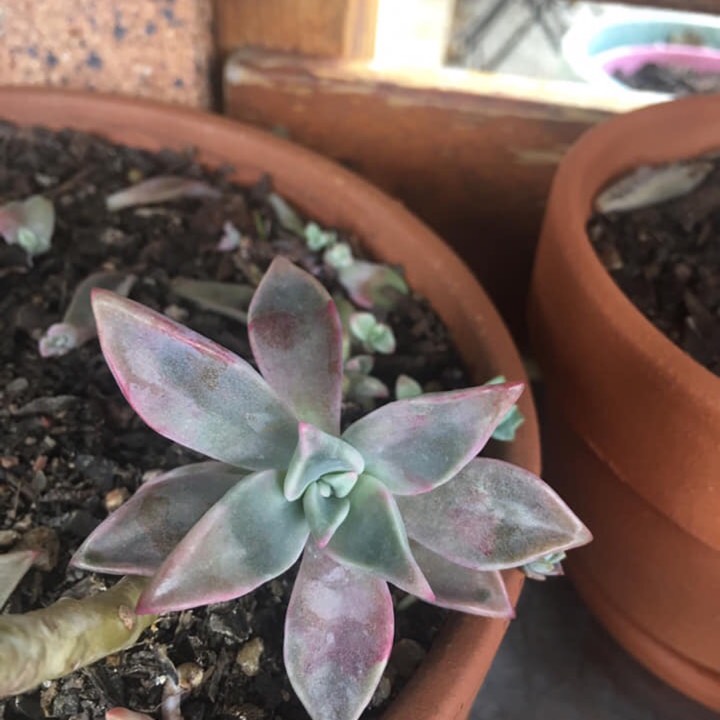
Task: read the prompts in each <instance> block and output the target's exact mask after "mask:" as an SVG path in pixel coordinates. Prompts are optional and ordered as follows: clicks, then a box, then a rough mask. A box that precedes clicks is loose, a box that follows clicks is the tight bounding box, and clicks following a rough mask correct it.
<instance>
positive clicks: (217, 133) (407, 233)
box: [0, 89, 540, 720]
mask: <svg viewBox="0 0 720 720" xmlns="http://www.w3.org/2000/svg"><path fill="white" fill-rule="evenodd" d="M0 108H2V109H1V110H0V115H1V116H2V117H4V118H5V119H8V120H12V121H15V122H17V123H21V124H26V125H30V124H40V125H45V126H48V127H51V128H62V127H72V128H75V129H77V130H84V131H89V132H97V133H100V134H102V135H104V136H105V137H108V138H110V139H111V140H114V141H117V142H120V143H125V144H128V145H135V146H139V147H143V148H147V149H150V150H157V149H160V148H163V147H170V148H176V149H177V148H187V147H190V146H193V147H195V148H197V150H198V156H199V159H200V160H201V161H202V162H204V163H206V164H208V165H218V164H221V163H222V164H231V165H232V166H234V168H235V170H236V172H235V175H234V177H235V179H236V180H238V181H239V182H241V183H253V182H255V181H257V180H258V179H259V178H260V177H261V175H262V174H264V173H269V174H270V175H271V176H272V178H273V182H274V185H275V187H276V189H277V191H278V192H279V193H281V194H282V195H283V196H284V197H286V198H288V199H289V200H290V201H291V202H292V203H294V204H295V205H297V206H298V207H300V208H301V209H302V210H303V211H305V212H307V213H308V214H309V215H311V216H312V217H314V218H316V219H317V220H319V221H320V222H322V223H325V224H327V225H332V226H339V227H343V228H347V229H349V230H351V231H353V232H355V233H357V235H358V236H359V237H360V238H362V240H363V242H364V244H365V246H366V248H367V250H368V251H369V252H370V253H371V254H372V255H373V256H375V257H377V258H379V259H382V260H384V261H388V262H392V263H398V264H400V265H402V266H403V267H404V268H405V270H406V272H407V277H408V280H409V282H410V284H411V285H412V287H413V288H415V289H416V290H418V291H419V292H420V293H422V294H423V295H425V296H426V297H427V298H428V299H429V300H430V301H431V303H432V305H433V307H434V308H435V310H436V311H437V312H438V313H439V315H440V316H441V317H442V319H443V320H444V321H445V323H446V324H447V326H448V328H449V330H450V333H451V335H452V337H453V339H454V341H455V343H456V344H457V347H458V349H459V351H460V353H461V354H462V357H463V359H464V361H465V363H466V365H467V368H468V370H469V372H470V374H471V376H472V378H473V380H474V381H475V382H478V383H482V382H484V381H486V380H487V379H488V378H490V377H493V376H494V375H497V374H499V373H501V372H502V373H503V374H505V375H506V376H507V377H508V378H512V379H519V380H526V376H525V372H524V370H523V366H522V364H521V361H520V358H519V356H518V354H517V351H516V350H515V347H514V345H513V343H512V340H511V338H510V335H509V334H508V332H507V330H506V328H505V327H504V325H503V323H502V321H501V320H500V317H499V316H498V314H497V312H496V311H495V309H494V308H493V306H492V305H491V303H490V301H489V300H488V298H487V296H486V295H485V293H484V291H483V290H482V289H481V288H480V286H479V285H478V283H477V281H476V280H475V279H474V277H473V275H472V274H471V273H470V271H469V270H468V269H467V267H466V266H465V265H464V264H463V263H462V262H461V261H460V260H459V259H458V258H457V256H456V255H454V254H453V252H452V251H451V250H449V249H448V247H447V246H446V245H444V244H443V242H442V241H441V240H440V239H439V238H438V237H437V236H435V235H434V234H433V233H432V232H431V231H430V230H429V229H428V228H427V227H426V226H425V225H423V224H422V223H421V222H420V221H419V220H417V219H416V218H415V217H413V216H412V215H411V214H410V213H409V212H407V211H406V210H405V209H404V208H403V207H402V206H401V205H400V203H398V202H395V201H394V200H392V199H390V198H389V197H387V196H386V195H384V194H383V193H382V192H380V191H379V190H377V189H375V188H374V187H373V186H371V185H369V184H368V183H366V182H364V181H363V180H360V179H359V178H358V177H356V176H355V175H353V174H352V173H350V172H348V171H346V170H344V169H342V168H340V167H339V166H337V165H335V164H334V163H332V162H330V161H328V160H325V159H323V158H321V157H320V156H318V155H315V154H314V153H312V152H310V151H307V150H304V149H302V148H300V147H298V146H295V145H293V144H291V143H288V142H286V141H284V140H281V139H278V138H276V137H274V136H272V135H269V134H267V133H264V132H262V131H259V130H256V129H253V128H250V127H246V126H244V125H241V124H239V123H237V122H233V121H230V120H227V119H225V118H221V117H217V116H213V115H209V114H206V113H202V112H198V111H192V110H185V109H176V108H172V107H170V106H162V105H157V104H153V103H149V102H146V101H134V100H124V99H119V98H111V97H102V96H98V95H91V94H81V93H61V92H54V91H43V90H30V89H5V90H0ZM520 406H521V409H522V412H523V413H524V414H525V417H526V422H525V424H524V425H523V427H522V428H521V429H520V432H519V433H518V437H517V439H516V441H515V442H514V443H511V444H508V445H502V446H500V445H499V444H498V447H497V448H496V449H497V451H498V452H497V454H498V456H499V457H503V458H505V459H507V460H509V461H510V462H513V463H516V464H518V465H522V466H524V467H526V468H529V469H531V470H533V471H535V472H538V471H539V464H540V448H539V440H538V427H537V421H536V416H535V409H534V406H533V402H532V398H531V396H530V393H529V392H526V393H525V394H524V395H523V397H522V398H521V402H520ZM506 580H507V582H508V586H509V590H510V592H511V596H512V597H513V600H514V601H516V600H517V597H518V595H519V592H520V588H521V585H522V576H521V574H520V573H519V572H517V571H511V572H509V573H507V574H506ZM506 627H507V621H501V620H489V619H485V618H475V617H471V616H468V615H453V616H452V618H451V619H450V620H449V621H448V623H447V624H446V626H445V628H444V630H443V631H442V632H441V633H440V635H439V636H438V638H437V639H436V641H435V643H434V644H433V647H432V649H431V651H430V653H429V654H428V656H427V658H426V660H425V662H423V664H422V665H421V667H420V668H419V670H418V671H417V672H416V674H415V676H414V677H413V679H412V680H411V681H410V682H409V683H408V685H407V686H406V688H405V689H404V690H403V692H402V693H401V694H400V696H399V697H398V698H397V700H396V701H395V702H394V703H393V704H392V707H391V708H390V709H389V710H388V711H387V712H386V713H385V715H384V716H383V717H384V718H385V719H386V720H407V719H408V718H413V720H460V719H461V718H465V717H466V716H467V714H468V712H469V710H470V707H471V705H472V702H473V700H474V698H475V695H476V694H477V691H478V689H479V688H480V686H481V684H482V681H483V679H484V677H485V673H486V672H487V670H488V668H489V666H490V663H491V661H492V659H493V657H494V655H495V652H496V650H497V647H498V645H499V644H500V641H501V639H502V636H503V634H504V633H505V629H506Z"/></svg>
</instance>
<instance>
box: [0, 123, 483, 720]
mask: <svg viewBox="0 0 720 720" xmlns="http://www.w3.org/2000/svg"><path fill="white" fill-rule="evenodd" d="M0 158H1V161H0V202H7V201H9V200H14V199H22V198H24V197H27V196H29V195H31V194H33V193H41V194H43V195H45V197H48V198H50V199H52V200H53V202H54V203H55V207H56V212H57V221H56V230H55V234H54V237H53V246H52V249H51V251H50V252H48V253H47V254H45V255H41V256H38V257H36V258H35V260H34V263H33V265H32V267H28V265H27V262H26V259H25V256H24V253H23V252H21V251H19V249H18V247H17V246H9V245H7V244H5V243H3V242H0V287H1V292H0V552H5V551H7V550H10V549H13V548H17V547H19V546H22V545H23V544H24V545H26V546H32V547H40V548H42V549H43V550H44V551H45V552H44V555H43V557H42V561H41V562H39V564H38V566H37V567H34V568H33V569H32V570H31V571H30V572H29V573H28V575H27V576H26V577H25V578H24V580H23V581H22V582H21V584H20V585H19V587H18V589H17V590H16V591H15V593H14V594H13V595H12V597H11V599H10V601H9V602H8V605H7V608H6V611H7V612H12V613H20V612H27V611H29V610H32V609H36V608H41V607H45V606H47V605H49V604H50V603H52V602H54V601H55V600H57V599H58V598H59V597H61V596H64V595H72V596H76V597H81V596H84V595H86V594H88V593H89V592H92V591H95V590H97V589H98V588H101V587H103V586H108V585H109V584H112V583H113V582H115V581H116V580H117V578H113V577H108V576H99V575H93V574H90V573H87V572H83V571H78V570H73V569H68V566H67V565H68V560H69V559H70V557H71V555H72V554H73V552H74V551H75V549H76V548H77V547H78V545H79V544H80V542H81V541H82V540H83V539H84V538H85V537H86V536H87V535H88V533H89V532H90V531H91V530H93V528H95V527H96V526H97V525H98V524H99V523H100V522H101V521H102V520H103V519H104V518H105V517H106V516H107V514H108V508H111V507H113V506H115V505H117V504H118V503H119V502H121V501H122V500H123V499H124V498H126V497H128V496H129V495H130V494H132V492H133V491H134V490H135V489H136V488H137V487H138V485H139V484H140V482H141V481H142V478H143V475H144V474H145V473H148V472H154V471H157V470H168V469H171V468H174V467H177V466H179V465H183V464H186V463H190V462H195V461H198V460H200V459H203V458H201V457H200V456H198V455H196V454H195V453H193V452H191V451H189V450H186V449H184V448H183V447H180V446H178V445H175V444H173V443H171V442H170V441H168V440H166V439H164V438H162V437H161V436H159V435H157V434H156V433H154V432H153V431H152V430H150V429H149V428H147V427H146V426H145V425H144V424H143V422H142V421H141V420H139V418H138V417H137V416H136V415H135V413H134V412H133V411H132V410H131V408H130V407H129V406H128V404H127V402H126V401H125V400H124V399H123V397H122V396H121V394H120V392H119V390H118V388H117V387H116V385H115V382H114V380H113V378H112V376H111V374H110V372H109V370H108V368H107V366H106V364H105V361H104V359H103V357H102V355H101V353H100V351H99V346H98V343H97V341H92V342H90V343H88V344H87V345H85V346H83V347H82V348H80V349H78V350H76V351H74V352H71V353H70V354H68V355H66V356H64V357H60V358H48V359H43V358H41V357H40V356H39V354H38V343H37V341H38V338H39V337H40V335H41V334H42V332H43V331H44V330H45V329H46V328H47V327H48V326H49V325H50V324H52V323H54V322H58V321H59V320H60V319H61V317H62V315H63V313H64V311H65V309H66V307H67V305H68V302H69V300H70V298H71V296H72V293H73V290H74V288H75V287H76V286H77V284H78V283H79V282H80V281H82V280H83V279H84V278H86V277H87V276H88V275H90V274H91V273H93V272H96V271H98V270H100V269H118V270H122V269H127V270H129V271H131V272H133V273H134V274H135V275H137V277H138V278H139V280H138V282H137V283H136V285H135V287H134V288H133V291H132V293H131V297H132V298H134V299H136V300H138V301H140V302H142V303H144V304H146V305H148V306H150V307H153V308H155V309H158V310H160V311H165V312H166V313H168V314H169V315H171V316H172V317H174V318H175V319H179V320H180V321H182V322H183V323H185V324H187V325H189V326H190V327H192V328H193V329H195V330H197V331H198V332H200V333H202V334H204V335H206V336H208V337H210V338H212V339H213V340H215V341H217V342H219V343H221V344H222V345H224V346H225V347H227V348H229V349H231V350H232V351H234V352H236V353H238V354H239V355H241V356H243V357H245V358H246V359H251V356H250V350H249V344H248V338H247V333H246V329H245V327H244V326H243V325H242V324H241V323H239V322H235V321H232V320H229V319H227V318H224V317H221V316H219V315H216V314H214V313H212V312H208V311H202V310H199V309H198V308H197V307H196V306H194V305H193V304H191V303H189V302H184V301H182V300H181V299H179V298H178V297H176V296H174V295H173V294H172V292H171V291H170V289H169V281H170V280H171V279H172V278H174V277H176V276H187V277H194V278H201V279H213V280H221V281H232V282H242V283H250V284H253V285H255V284H257V282H258V281H259V279H260V277H261V276H262V274H263V272H264V270H265V269H266V267H267V266H268V264H269V262H270V260H271V259H272V257H273V256H274V255H276V254H278V253H280V254H284V255H286V256H288V257H290V258H291V259H292V260H293V261H295V262H297V263H299V264H300V265H301V266H303V267H304V268H305V269H306V270H308V271H309V272H311V273H313V274H314V275H315V276H316V277H318V278H319V279H320V280H321V281H322V282H324V283H325V284H326V285H327V286H328V287H329V288H330V289H331V290H332V291H339V289H340V288H339V286H338V285H337V283H336V281H335V274H334V271H333V270H332V268H330V267H328V266H325V265H324V264H323V263H322V261H321V259H320V256H319V254H316V253H312V252H310V251H308V250H307V248H306V246H305V243H304V241H301V240H300V239H298V238H297V237H295V236H293V235H292V234H290V233H288V232H286V231H284V230H283V229H282V228H281V227H280V226H279V224H278V222H277V220H276V218H275V216H274V214H273V212H272V210H271V208H270V207H269V205H268V202H267V199H266V198H267V194H268V191H269V189H270V188H271V181H270V180H269V179H267V180H265V181H263V182H261V183H260V184H258V185H257V186H255V187H252V188H249V189H242V188H239V187H237V186H235V185H233V184H232V183H231V182H230V181H229V180H228V179H227V176H228V173H227V169H226V170H225V171H223V170H222V169H221V170H218V171H209V170H206V169H204V168H202V167H200V166H198V164H196V162H195V161H194V159H193V154H192V152H190V151H188V152H187V153H180V154H178V153H175V152H161V153H159V154H151V153H148V152H144V151H141V150H135V149H128V148H123V147H118V146H115V145H112V144H110V143H108V142H106V141H104V140H102V139H99V138H96V137H91V136H88V135H84V134H80V133H76V132H70V131H65V132H60V133H53V132H50V131H46V130H42V129H33V130H26V129H21V130H18V129H15V128H13V127H11V126H8V125H0ZM168 174H175V175H182V176H185V177H192V178H200V179H205V180H206V181H208V182H210V183H211V184H212V185H213V186H214V187H216V188H218V189H220V190H221V191H222V196H221V197H220V198H216V199H208V198H205V199H202V200H199V199H198V200H183V201H177V202H172V203H164V204H162V205H155V206H147V207H142V208H136V209H126V210H122V211H120V212H115V213H111V212H109V211H108V210H106V208H105V197H106V196H107V195H108V194H109V193H111V192H113V191H115V190H117V189H119V188H122V187H126V186H127V185H129V184H130V182H131V181H137V180H138V179H139V178H140V177H152V176H155V175H168ZM226 221H231V222H232V223H233V224H234V225H235V226H236V227H237V228H238V229H239V230H240V231H241V233H242V235H243V237H244V238H250V239H249V240H243V241H242V242H241V244H240V247H239V248H238V249H237V250H236V251H234V252H230V253H228V252H219V251H218V250H217V249H216V246H217V243H218V240H219V238H220V237H221V235H222V232H223V223H224V222H226ZM341 236H342V237H343V239H345V240H346V241H348V242H349V243H351V245H352V246H353V247H354V248H355V249H356V252H357V254H360V252H359V250H358V249H357V238H354V237H350V236H348V235H347V233H341ZM386 320H387V322H388V323H389V324H390V325H391V326H392V328H393V329H394V331H395V334H396V337H397V341H398V349H397V351H396V352H395V353H394V354H393V355H390V356H378V357H377V360H376V367H375V370H374V373H373V374H374V375H376V376H377V377H379V378H380V379H381V380H383V381H384V382H385V383H386V384H387V385H388V387H390V388H392V387H393V386H394V383H395V379H396V377H397V375H398V374H399V373H401V372H404V373H407V374H409V375H411V376H413V377H415V378H416V379H417V380H419V381H420V382H421V383H428V382H431V381H433V382H435V383H436V386H435V387H436V389H452V388H456V387H462V386H465V385H467V384H469V383H468V382H467V380H466V376H465V374H464V371H463V369H462V367H461V364H460V361H459V358H458V356H457V354H456V353H455V351H454V350H453V348H452V346H451V344H450V341H449V338H448V334H447V331H446V330H445V328H444V327H443V325H442V323H441V322H440V321H439V320H438V318H437V317H436V316H435V314H434V313H433V312H432V310H431V309H430V308H429V306H428V304H427V303H426V302H425V301H424V300H422V299H421V298H418V297H414V296H413V297H408V298H405V299H403V300H402V301H401V302H400V303H399V304H398V306H397V307H396V308H395V309H394V310H393V311H392V312H390V314H389V315H388V316H387V318H386ZM428 389H429V388H428ZM363 413H364V411H363V410H362V409H361V408H359V407H357V406H355V405H353V404H352V403H347V404H346V406H345V407H344V409H343V416H344V421H345V422H346V423H349V422H351V421H352V420H353V419H355V418H357V417H359V416H360V415H362V414H363ZM294 572H295V570H294V569H293V570H291V571H289V572H288V573H287V574H286V575H284V576H281V577H280V578H278V579H276V580H274V581H272V582H270V583H268V584H266V585H264V586H263V587H261V588H260V589H258V590H257V591H255V592H253V593H251V594H249V595H247V596H245V597H243V598H240V599H238V600H235V601H232V602H227V603H222V604H216V605H211V606H209V607H206V608H201V609H197V610H192V611H185V612H181V613H172V614H169V615H167V616H164V617H162V618H161V619H160V620H158V621H157V623H156V624H155V625H154V626H153V627H152V628H151V629H150V630H149V631H147V632H146V633H145V634H144V635H143V636H142V638H141V639H140V641H139V642H138V643H137V644H136V645H135V646H134V647H133V648H131V649H130V650H127V651H125V652H123V653H120V654H118V655H115V656H111V657H108V658H106V659H105V660H103V661H100V662H97V663H95V664H94V665H92V666H90V667H88V668H86V669H83V670H80V671H78V672H75V673H73V674H72V675H69V676H67V677H65V678H61V679H58V680H55V681H52V682H49V683H47V684H45V685H44V686H43V687H42V688H39V689H37V690H35V691H33V692H29V693H26V694H24V695H22V696H18V697H16V698H10V699H7V700H5V701H0V718H6V719H7V720H21V719H25V718H32V719H33V720H34V719H36V718H42V717H58V718H74V719H77V720H89V719H90V718H102V717H103V716H104V711H105V709H106V708H107V707H109V706H118V705H119V706H125V707H129V708H131V709H133V710H137V711H143V712H149V713H153V714H155V713H156V712H157V710H158V706H159V703H160V700H161V695H162V690H163V681H164V679H165V678H166V677H173V676H174V673H175V672H176V669H177V667H178V666H181V665H182V664H184V663H194V664H196V665H197V666H198V667H199V668H200V669H201V671H202V682H201V683H200V684H199V687H197V688H196V689H195V690H194V691H193V692H192V693H191V694H190V695H189V696H188V697H187V698H186V700H185V701H184V703H183V706H182V713H183V716H184V717H185V718H186V720H203V719H205V718H231V717H232V718H236V719H237V718H244V719H245V720H251V719H252V720H269V719H271V718H276V719H278V720H280V718H282V720H299V719H300V718H307V714H306V713H305V711H304V709H303V708H302V706H301V705H300V703H299V701H298V700H297V698H296V697H295V695H294V693H293V691H292V688H291V687H290V684H289V682H288V679H287V677H286V675H285V672H284V669H283V663H282V630H283V622H284V616H285V609H286V605H287V602H288V599H289V594H290V590H291V588H292V578H293V575H294ZM401 597H403V594H402V593H399V592H396V593H395V600H396V601H397V600H399V599H400V598H401ZM444 618H445V613H444V612H443V611H441V610H439V609H438V608H434V607H432V606H429V605H426V604H424V603H421V602H416V603H414V604H411V605H410V606H409V607H408V608H406V609H398V610H397V612H396V649H395V651H394V653H393V658H392V660H391V661H390V663H389V665H388V669H387V671H386V673H385V677H384V679H383V681H382V682H381V684H380V687H379V690H378V692H377V693H376V696H375V698H374V700H373V703H372V704H371V707H370V708H369V709H368V710H367V711H366V713H365V715H364V717H366V718H374V717H377V716H378V715H379V714H381V712H382V709H383V707H385V706H386V704H387V702H388V700H389V699H391V698H392V697H393V696H394V695H395V694H396V693H397V691H398V689H399V688H400V687H401V686H402V685H403V684H404V682H405V681H406V679H407V678H408V676H409V675H410V674H411V673H412V671H413V669H414V667H415V666H416V665H417V663H418V662H419V660H420V659H421V657H422V656H423V655H424V654H425V652H426V650H427V648H428V647H429V645H430V643H431V641H432V638H433V636H434V634H435V632H436V631H437V629H438V627H439V626H440V625H441V623H442V622H443V620H444ZM196 670H197V668H196Z"/></svg>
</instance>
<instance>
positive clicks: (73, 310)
mask: <svg viewBox="0 0 720 720" xmlns="http://www.w3.org/2000/svg"><path fill="white" fill-rule="evenodd" d="M136 280H137V278H136V277H135V275H130V274H128V273H126V272H98V273H93V274H92V275H90V276H88V277H87V278H85V280H83V281H82V282H81V283H80V284H79V285H78V286H77V288H75V292H74V293H73V296H72V300H71V301H70V305H68V309H67V310H66V311H65V315H64V316H63V319H62V322H59V323H55V324H53V325H51V326H50V327H49V328H48V329H47V330H46V331H45V334H44V335H43V336H42V337H41V338H40V341H39V343H38V351H39V353H40V355H41V357H44V358H46V357H60V356H61V355H67V353H69V352H70V351H71V350H75V349H76V348H79V347H80V346H81V345H84V344H85V343H86V342H88V341H89V340H92V338H94V337H95V336H96V335H97V328H96V327H95V318H94V317H93V312H92V306H91V305H90V294H91V292H92V291H93V290H94V289H95V288H105V289H106V290H112V291H114V292H116V293H117V294H118V295H124V296H127V295H129V294H130V291H131V290H132V287H133V285H134V284H135V281H136Z"/></svg>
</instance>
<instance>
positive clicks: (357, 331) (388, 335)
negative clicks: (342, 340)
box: [349, 312, 395, 355]
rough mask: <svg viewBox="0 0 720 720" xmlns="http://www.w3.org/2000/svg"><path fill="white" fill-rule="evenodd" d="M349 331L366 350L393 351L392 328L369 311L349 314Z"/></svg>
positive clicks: (383, 352)
mask: <svg viewBox="0 0 720 720" xmlns="http://www.w3.org/2000/svg"><path fill="white" fill-rule="evenodd" d="M349 327H350V333H351V334H352V336H353V337H354V338H355V339H357V340H359V341H360V343H361V344H362V346H363V348H364V349H365V351H366V352H379V353H382V354H384V355H390V354H391V353H394V352H395V335H394V333H393V331H392V328H391V327H390V326H389V325H386V324H385V323H382V322H380V321H379V320H378V319H377V318H376V317H375V316H374V315H373V314H372V313H370V312H356V313H353V314H352V315H351V316H350V320H349Z"/></svg>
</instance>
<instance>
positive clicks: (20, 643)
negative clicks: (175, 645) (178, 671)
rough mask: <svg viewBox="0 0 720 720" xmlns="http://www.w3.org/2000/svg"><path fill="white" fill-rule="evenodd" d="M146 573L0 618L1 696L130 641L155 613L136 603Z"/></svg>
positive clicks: (53, 676)
mask: <svg viewBox="0 0 720 720" xmlns="http://www.w3.org/2000/svg"><path fill="white" fill-rule="evenodd" d="M146 584H147V579H146V578H139V577H126V578H123V579H122V580H121V581H120V582H119V583H118V584H117V585H115V586H114V587H113V588H111V589H110V590H108V591H106V592H102V593H98V594H97V595H93V596H91V597H88V598H83V599H81V600H72V599H61V600H58V601H57V602H56V603H53V604H52V605H50V607H47V608H44V609H42V610H34V611H32V612H29V613H25V614H22V615H20V614H19V615H3V616H1V617H0V658H2V662H1V663H0V697H5V696H8V695H16V694H18V693H21V692H25V691H26V690H30V689H31V688H33V687H35V686H36V685H39V684H40V683H41V682H44V681H45V680H52V679H53V678H57V677H61V676H62V675H67V674H68V673H70V672H72V671H73V670H77V669H78V668H81V667H83V666H85V665H89V664H90V663H93V662H95V661H96V660H100V659H101V658H103V657H105V656H107V655H110V654H112V653H114V652H118V651H120V650H123V649H124V648H126V647H129V646H130V645H132V644H133V643H134V642H135V641H136V640H137V639H138V637H139V636H140V633H142V631H143V630H145V628H147V627H148V626H149V625H151V624H152V623H153V621H154V620H155V616H154V615H136V614H135V611H134V608H135V604H136V603H137V600H138V598H139V596H140V593H141V592H142V590H143V589H144V587H145V585H146Z"/></svg>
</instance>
